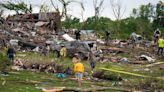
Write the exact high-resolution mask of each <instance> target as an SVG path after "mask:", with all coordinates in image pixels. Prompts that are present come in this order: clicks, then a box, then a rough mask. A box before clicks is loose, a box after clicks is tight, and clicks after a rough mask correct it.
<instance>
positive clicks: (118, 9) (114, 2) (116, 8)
mask: <svg viewBox="0 0 164 92" xmlns="http://www.w3.org/2000/svg"><path fill="white" fill-rule="evenodd" d="M110 5H111V9H112V11H113V14H114V17H115V19H116V21H115V23H116V24H115V26H114V30H115V31H116V32H119V30H120V19H121V18H122V16H123V15H124V12H125V8H124V9H123V7H122V3H121V1H120V0H110Z"/></svg>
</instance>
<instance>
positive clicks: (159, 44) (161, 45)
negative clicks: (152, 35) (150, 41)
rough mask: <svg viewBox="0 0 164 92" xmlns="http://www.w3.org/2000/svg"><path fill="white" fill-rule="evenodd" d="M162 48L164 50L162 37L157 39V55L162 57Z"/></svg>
mask: <svg viewBox="0 0 164 92" xmlns="http://www.w3.org/2000/svg"><path fill="white" fill-rule="evenodd" d="M163 48H164V39H163V37H161V38H159V40H158V52H157V55H159V53H160V55H161V56H163Z"/></svg>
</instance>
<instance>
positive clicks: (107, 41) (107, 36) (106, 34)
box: [105, 31, 110, 45]
mask: <svg viewBox="0 0 164 92" xmlns="http://www.w3.org/2000/svg"><path fill="white" fill-rule="evenodd" d="M109 36H110V33H109V32H108V31H105V42H106V45H109V38H110V37H109Z"/></svg>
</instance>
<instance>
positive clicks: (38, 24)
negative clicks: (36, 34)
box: [35, 21, 48, 27]
mask: <svg viewBox="0 0 164 92" xmlns="http://www.w3.org/2000/svg"><path fill="white" fill-rule="evenodd" d="M47 23H48V22H42V21H39V22H37V23H36V24H35V26H36V27H40V26H43V25H44V24H47Z"/></svg>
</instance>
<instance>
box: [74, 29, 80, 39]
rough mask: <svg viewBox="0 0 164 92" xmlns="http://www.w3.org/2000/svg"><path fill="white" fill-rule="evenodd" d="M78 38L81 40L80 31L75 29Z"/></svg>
mask: <svg viewBox="0 0 164 92" xmlns="http://www.w3.org/2000/svg"><path fill="white" fill-rule="evenodd" d="M75 36H76V40H80V31H79V30H78V31H75Z"/></svg>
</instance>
